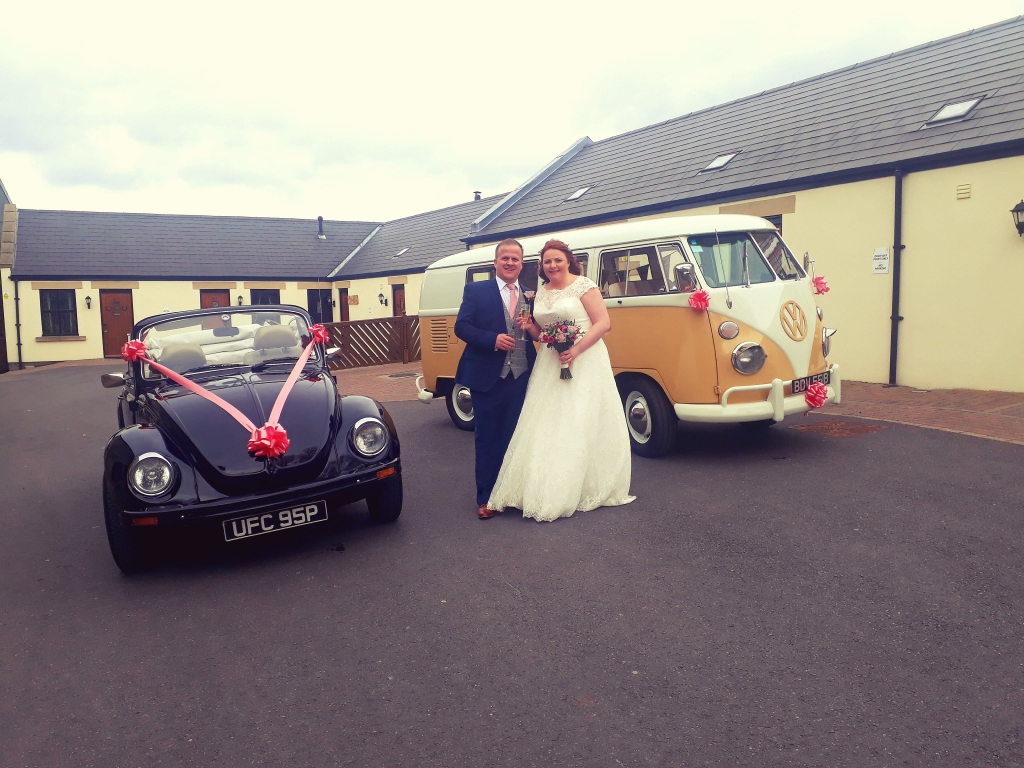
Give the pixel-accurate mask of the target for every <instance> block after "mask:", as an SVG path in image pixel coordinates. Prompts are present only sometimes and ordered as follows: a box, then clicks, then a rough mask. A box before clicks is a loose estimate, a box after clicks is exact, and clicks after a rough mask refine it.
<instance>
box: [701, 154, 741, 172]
mask: <svg viewBox="0 0 1024 768" xmlns="http://www.w3.org/2000/svg"><path fill="white" fill-rule="evenodd" d="M738 154H739V152H733V153H731V154H728V155H719V156H718V157H716V158H715V159H714V160H712V161H711V162H710V163H708V164H707V165H706V166H705V167H704V168H703V169H701V173H704V171H717V170H718V169H719V168H725V166H726V165H728V164H729V161H730V160H732V159H733V158H734V157H736V155H738Z"/></svg>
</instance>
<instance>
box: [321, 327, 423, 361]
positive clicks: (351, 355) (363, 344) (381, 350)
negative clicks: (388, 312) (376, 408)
mask: <svg viewBox="0 0 1024 768" xmlns="http://www.w3.org/2000/svg"><path fill="white" fill-rule="evenodd" d="M324 325H326V326H327V330H328V332H329V333H330V335H331V341H330V344H328V346H329V347H338V348H339V349H340V350H341V351H340V352H338V353H337V354H336V355H334V356H333V357H332V358H331V360H330V367H331V368H332V369H334V370H337V369H339V368H363V367H365V366H369V365H384V364H385V363H411V362H414V361H416V360H419V359H420V319H419V317H417V316H416V315H406V316H403V317H382V318H379V319H374V320H351V321H349V322H347V323H324Z"/></svg>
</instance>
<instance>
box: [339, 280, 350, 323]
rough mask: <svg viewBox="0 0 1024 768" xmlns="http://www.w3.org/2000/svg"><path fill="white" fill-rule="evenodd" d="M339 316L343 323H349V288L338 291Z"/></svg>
mask: <svg viewBox="0 0 1024 768" xmlns="http://www.w3.org/2000/svg"><path fill="white" fill-rule="evenodd" d="M338 307H339V311H338V314H339V315H340V316H341V322H343V323H347V322H348V288H339V289H338Z"/></svg>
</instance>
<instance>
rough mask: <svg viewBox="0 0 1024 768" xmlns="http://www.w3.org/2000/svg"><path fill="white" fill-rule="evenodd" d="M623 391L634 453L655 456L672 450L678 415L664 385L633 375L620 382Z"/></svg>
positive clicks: (620, 392)
mask: <svg viewBox="0 0 1024 768" xmlns="http://www.w3.org/2000/svg"><path fill="white" fill-rule="evenodd" d="M619 394H620V395H621V396H622V405H623V408H624V409H625V411H626V426H627V428H628V430H629V444H630V447H631V448H632V449H633V453H635V454H637V455H639V456H646V457H648V458H655V457H657V456H664V455H665V454H666V453H668V452H669V451H670V450H672V446H673V444H674V443H675V439H676V422H677V419H676V415H675V413H674V412H673V410H672V405H671V404H670V403H669V401H668V398H667V397H665V394H664V393H663V392H662V391H661V388H660V387H659V386H658V385H657V384H655V383H654V382H652V381H650V380H648V379H641V378H631V379H625V380H624V381H620V382H619Z"/></svg>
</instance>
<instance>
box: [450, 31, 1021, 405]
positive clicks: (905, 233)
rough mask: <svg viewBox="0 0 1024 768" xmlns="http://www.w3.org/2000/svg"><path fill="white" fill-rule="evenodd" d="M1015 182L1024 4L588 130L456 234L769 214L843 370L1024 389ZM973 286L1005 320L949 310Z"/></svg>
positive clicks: (474, 242)
mask: <svg viewBox="0 0 1024 768" xmlns="http://www.w3.org/2000/svg"><path fill="white" fill-rule="evenodd" d="M1022 197H1024V16H1021V17H1018V18H1015V19H1010V20H1008V21H1005V22H1002V23H999V24H993V25H991V26H988V27H985V28H982V29H976V30H972V31H970V32H965V33H963V34H959V35H955V36H953V37H950V38H947V39H944V40H939V41H936V42H932V43H928V44H926V45H920V46H917V47H914V48H910V49H908V50H904V51H900V52H898V53H893V54H890V55H888V56H883V57H881V58H878V59H873V60H871V61H867V62H864V63H861V64H856V65H854V66H851V67H846V68H843V69H840V70H837V71H834V72H829V73H827V74H823V75H819V76H818V77H813V78H810V79H808V80H803V81H800V82H796V83H792V84H790V85H786V86H782V87H780V88H774V89H772V90H768V91H764V92H763V93H759V94H755V95H753V96H749V97H747V98H743V99H738V100H736V101H732V102H729V103H726V104H721V105H719V106H715V107H711V108H710V109H705V110H701V111H699V112H693V113H691V114H688V115H684V116H682V117H678V118H675V119H672V120H667V121H665V122H662V123H658V124H655V125H650V126H646V127H644V128H640V129H638V130H634V131H630V132H628V133H624V134H622V135H619V136H613V137H611V138H608V139H604V140H602V141H597V142H592V141H590V139H588V138H584V139H581V140H580V141H579V142H577V143H576V144H574V145H573V146H572V147H570V148H569V149H568V150H567V151H566V152H564V153H563V154H562V155H560V156H559V157H557V158H555V159H554V160H553V161H551V163H549V164H548V165H547V166H545V168H543V169H541V170H540V171H539V172H538V173H537V174H535V175H534V176H533V177H531V178H530V179H528V180H527V181H526V182H524V184H523V185H521V186H520V187H519V188H518V189H517V190H515V191H513V192H511V193H510V194H509V195H507V196H506V197H505V198H503V199H502V200H501V201H499V202H498V203H497V204H495V205H494V206H493V207H492V208H491V209H490V210H489V211H488V212H486V213H485V214H484V215H483V216H481V217H479V218H478V219H477V220H475V221H474V223H473V225H472V227H471V229H470V232H468V233H467V234H466V236H465V237H464V241H465V242H466V243H467V244H469V245H471V246H478V245H482V244H485V243H494V242H497V241H499V240H501V239H502V238H504V237H508V236H514V237H515V236H525V235H530V234H540V233H548V232H555V231H560V230H566V229H571V228H573V227H579V226H589V225H594V224H600V223H610V222H617V221H624V220H633V219H638V218H645V217H651V216H665V215H679V214H694V215H696V214H706V213H719V212H721V213H749V214H755V215H758V216H763V217H766V218H769V219H771V220H772V221H774V222H775V223H776V224H777V225H778V226H781V227H782V229H783V234H784V237H785V238H786V240H787V242H788V243H789V245H790V246H791V248H792V249H793V250H794V251H795V252H797V253H798V254H799V253H804V252H809V253H810V255H811V257H812V258H813V259H815V261H816V268H817V271H818V273H819V274H822V273H824V274H825V275H826V276H827V277H828V280H829V283H830V284H831V286H832V290H831V291H830V292H829V294H828V295H826V296H822V297H821V305H822V307H823V309H824V312H825V314H826V316H827V320H828V325H830V326H832V327H836V328H838V329H839V330H840V333H839V334H838V335H837V336H836V338H835V340H834V345H833V353H832V355H833V357H834V358H835V359H836V360H837V361H840V362H841V363H842V365H843V367H844V375H845V376H846V377H848V378H852V379H859V380H864V381H874V382H887V381H888V382H899V383H901V384H910V385H914V386H920V387H974V388H979V389H1001V390H1009V391H1021V390H1024V360H1022V357H1021V356H1020V355H1019V354H1015V355H1014V356H1012V357H1013V359H1012V360H1008V356H1007V350H1006V348H1005V344H1006V340H1007V339H1010V338H1014V339H1018V338H1022V337H1024V313H1022V312H1020V310H1019V308H1018V302H1017V299H1016V298H1015V297H1016V294H1017V293H1018V292H1019V291H1020V286H1021V285H1022V284H1024V241H1022V240H1021V238H1020V237H1018V234H1017V231H1016V229H1015V227H1014V226H1013V221H1012V219H1011V216H1010V214H1009V210H1010V209H1011V208H1012V207H1013V206H1014V205H1015V204H1016V203H1017V202H1018V201H1019V200H1021V198H1022ZM570 244H571V243H570ZM894 298H895V299H896V300H897V301H898V303H894ZM976 303H983V304H984V305H985V307H986V311H985V315H986V320H985V324H986V325H987V326H988V327H990V328H998V329H999V332H998V333H986V332H983V330H982V329H981V328H980V327H979V323H978V322H977V321H975V320H973V319H968V318H967V317H965V316H964V314H963V313H962V312H957V311H952V310H953V309H954V308H955V307H961V306H965V305H966V306H973V305H975V304H976ZM970 314H971V316H972V318H973V317H974V316H975V315H974V314H973V313H970ZM892 317H895V318H896V319H895V320H893V319H891V318H892ZM894 339H895V342H894Z"/></svg>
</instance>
